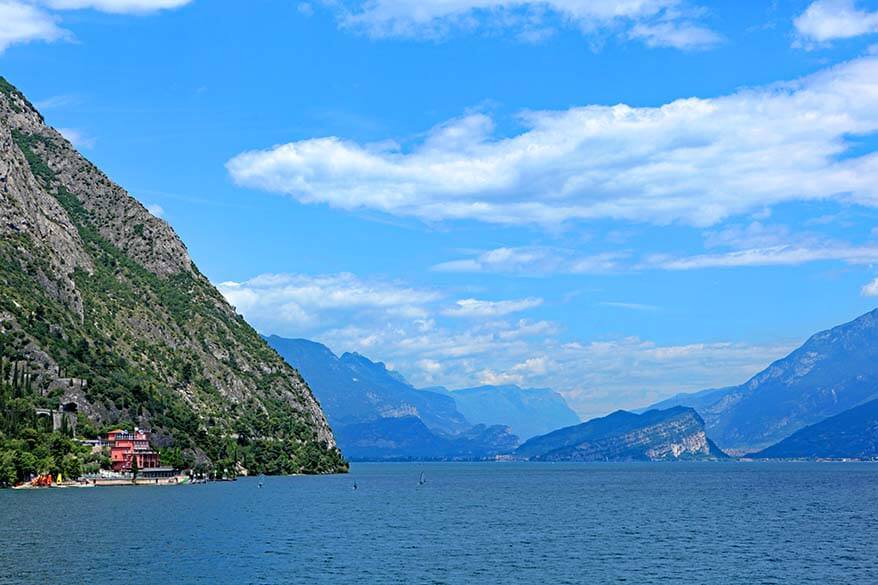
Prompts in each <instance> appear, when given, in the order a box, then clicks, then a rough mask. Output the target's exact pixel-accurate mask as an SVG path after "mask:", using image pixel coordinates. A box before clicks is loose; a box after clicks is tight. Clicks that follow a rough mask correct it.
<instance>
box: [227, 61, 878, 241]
mask: <svg viewBox="0 0 878 585" xmlns="http://www.w3.org/2000/svg"><path fill="white" fill-rule="evenodd" d="M876 102H878V58H875V57H864V58H861V59H857V60H854V61H850V62H847V63H844V64H842V65H840V66H837V67H833V68H830V69H826V70H824V71H821V72H819V73H817V74H815V75H812V76H809V77H806V78H804V79H801V80H799V81H796V82H793V83H787V84H781V85H774V86H770V87H765V88H762V89H751V90H742V91H739V92H737V93H734V94H732V95H728V96H725V97H718V98H711V99H698V98H689V99H680V100H677V101H674V102H671V103H669V104H666V105H664V106H661V107H657V108H638V107H631V106H627V105H616V106H585V107H579V108H573V109H570V110H564V111H540V112H529V113H525V114H522V115H521V121H522V123H523V124H524V125H525V126H526V129H525V130H524V131H523V132H521V133H519V134H517V135H513V136H509V137H496V136H495V135H494V131H493V127H494V126H493V120H492V119H491V118H490V117H488V116H487V115H485V114H481V113H477V114H471V115H468V116H465V117H464V118H461V119H456V120H451V121H448V122H446V123H444V124H441V125H439V126H437V127H436V128H434V129H433V130H432V131H431V132H429V133H428V136H427V138H426V139H425V140H424V141H422V142H421V143H419V144H415V145H413V146H411V147H409V148H407V149H375V148H372V147H370V146H369V145H361V144H357V143H355V142H351V141H347V140H343V139H341V138H338V137H327V138H314V139H308V140H302V141H298V142H291V143H288V144H284V145H279V146H275V147H272V148H268V149H265V150H256V151H251V152H245V153H242V154H240V155H238V156H236V157H235V158H233V159H232V160H230V161H229V162H228V163H227V168H228V170H229V172H230V174H231V176H232V178H233V179H234V181H235V182H236V183H237V184H238V185H241V186H245V187H251V188H254V189H262V190H266V191H271V192H277V193H284V194H289V195H291V196H293V197H294V198H296V199H297V200H299V201H301V202H303V203H325V204H329V205H331V206H333V207H336V208H341V209H349V210H353V209H373V210H378V211H382V212H386V213H389V214H395V215H400V216H412V217H417V218H421V219H423V220H427V221H435V220H454V219H472V220H479V221H483V222H490V223H496V224H539V225H543V226H557V225H559V224H562V223H563V222H567V221H571V220H592V219H599V218H613V219H623V220H632V221H640V222H652V223H656V224H666V223H670V222H683V223H687V224H692V225H696V226H710V225H713V224H715V223H717V222H720V221H721V220H724V219H725V218H728V217H730V216H735V215H738V214H744V213H749V212H754V211H760V210H763V209H765V208H766V207H770V206H772V205H775V204H778V203H782V202H789V201H796V200H826V199H836V200H842V201H846V202H855V203H859V204H862V205H869V206H876V205H878V183H876V182H875V181H874V180H873V178H874V177H875V176H876V172H878V155H876V154H875V153H874V152H868V153H866V154H863V155H861V156H847V157H846V156H845V154H846V153H847V150H848V147H849V143H848V139H849V138H850V137H852V136H854V137H855V136H863V135H867V134H869V133H872V132H875V131H878V108H876V107H875V104H876Z"/></svg>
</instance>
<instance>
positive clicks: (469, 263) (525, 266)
mask: <svg viewBox="0 0 878 585" xmlns="http://www.w3.org/2000/svg"><path fill="white" fill-rule="evenodd" d="M469 256H470V257H469V258H462V259H458V260H450V261H448V262H442V263H440V264H436V265H435V266H433V267H432V269H433V270H435V271H437V272H485V273H500V274H518V275H525V276H537V275H543V274H554V273H569V274H583V273H600V272H610V271H612V270H614V269H616V268H618V267H619V265H620V261H621V260H622V259H624V258H625V257H627V256H628V254H627V253H625V252H602V253H596V254H587V255H582V254H577V253H576V252H574V251H573V250H568V249H564V248H553V247H545V246H524V247H518V248H512V247H504V248H495V249H493V250H487V251H484V252H481V251H473V252H471V253H470V254H469Z"/></svg>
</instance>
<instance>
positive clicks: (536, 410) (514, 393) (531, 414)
mask: <svg viewBox="0 0 878 585" xmlns="http://www.w3.org/2000/svg"><path fill="white" fill-rule="evenodd" d="M437 391H443V392H445V393H447V394H448V395H449V396H451V397H452V398H454V401H455V402H456V403H457V409H458V410H460V412H461V413H463V415H464V416H465V417H466V418H467V420H469V421H471V422H474V423H481V424H486V425H497V424H499V425H508V426H509V427H510V428H511V429H512V432H514V433H515V434H516V435H518V436H519V437H521V438H522V439H529V438H530V437H534V436H536V435H542V434H544V433H548V432H549V431H553V430H555V429H560V428H562V427H568V426H570V425H575V424H577V423H579V422H581V420H580V418H579V417H578V416H577V415H576V413H575V412H573V410H571V408H570V407H569V406H568V405H567V402H566V401H565V400H564V397H562V396H561V395H560V394H558V393H557V392H555V391H553V390H549V389H547V388H519V387H518V386H515V385H513V384H509V385H504V386H479V387H476V388H465V389H462V390H445V389H444V388H441V389H437Z"/></svg>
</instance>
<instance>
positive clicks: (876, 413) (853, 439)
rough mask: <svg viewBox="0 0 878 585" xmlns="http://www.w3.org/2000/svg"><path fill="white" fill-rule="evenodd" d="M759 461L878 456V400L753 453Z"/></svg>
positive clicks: (830, 418) (847, 411) (804, 429)
mask: <svg viewBox="0 0 878 585" xmlns="http://www.w3.org/2000/svg"><path fill="white" fill-rule="evenodd" d="M749 457H754V458H759V459H804V458H818V457H827V458H830V457H831V458H845V457H848V458H857V459H871V458H875V457H878V400H872V401H870V402H867V403H865V404H862V405H860V406H857V407H854V408H851V409H850V410H846V411H844V412H842V413H841V414H837V415H835V416H832V417H829V418H828V419H826V420H823V421H820V422H819V423H816V424H813V425H810V426H807V427H805V428H803V429H799V430H798V431H796V432H795V433H793V434H792V435H791V436H789V437H787V438H786V439H784V440H783V441H781V442H780V443H777V444H776V445H772V446H771V447H769V448H768V449H764V450H762V451H759V452H758V453H752V454H750V455H749Z"/></svg>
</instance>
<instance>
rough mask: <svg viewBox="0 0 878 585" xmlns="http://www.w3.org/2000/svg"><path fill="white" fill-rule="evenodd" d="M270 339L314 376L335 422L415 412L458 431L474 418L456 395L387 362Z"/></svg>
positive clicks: (435, 425) (437, 427)
mask: <svg viewBox="0 0 878 585" xmlns="http://www.w3.org/2000/svg"><path fill="white" fill-rule="evenodd" d="M266 341H267V342H268V344H269V345H271V347H273V348H274V349H275V350H276V351H277V352H278V353H279V354H280V355H281V356H282V357H283V358H284V359H285V360H287V362H288V363H290V364H292V366H293V367H295V368H296V369H297V370H298V371H299V372H301V374H302V375H303V376H304V377H305V379H306V380H308V383H309V384H310V386H311V388H313V389H314V392H315V394H316V395H317V398H318V400H319V401H320V404H321V405H322V406H323V409H324V411H325V412H326V415H327V417H328V418H329V421H330V422H331V423H332V425H333V427H337V426H340V425H349V424H353V423H360V422H368V421H372V420H375V419H379V418H400V417H404V416H414V417H417V418H419V419H421V420H422V421H423V422H424V424H425V425H426V426H427V427H428V428H429V429H431V430H433V431H436V432H440V433H447V434H455V433H459V432H463V431H464V430H466V429H468V428H469V427H470V426H472V425H470V423H469V422H468V421H467V420H466V418H465V417H464V416H463V415H462V414H461V413H460V412H458V410H457V407H456V405H455V403H454V400H453V399H452V398H450V397H448V396H445V395H443V394H439V393H436V392H425V391H421V390H417V389H415V388H414V387H413V386H411V385H410V384H409V383H408V382H406V381H405V379H404V378H402V377H401V376H400V375H399V374H398V373H396V372H391V371H389V370H388V369H387V367H386V366H385V365H384V364H383V363H381V362H372V361H370V360H369V359H367V358H365V357H363V356H361V355H359V354H356V353H345V354H343V355H342V356H341V357H340V358H339V357H337V356H336V355H335V354H334V353H332V351H331V350H330V349H329V348H328V347H326V346H325V345H321V344H320V343H316V342H314V341H309V340H307V339H285V338H283V337H278V336H277V335H272V336H269V337H266Z"/></svg>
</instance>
